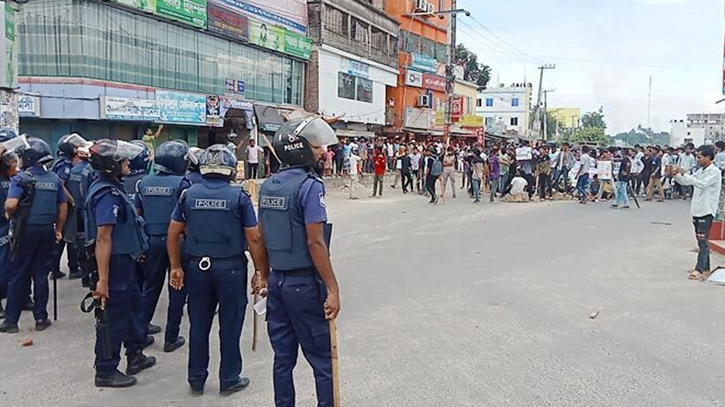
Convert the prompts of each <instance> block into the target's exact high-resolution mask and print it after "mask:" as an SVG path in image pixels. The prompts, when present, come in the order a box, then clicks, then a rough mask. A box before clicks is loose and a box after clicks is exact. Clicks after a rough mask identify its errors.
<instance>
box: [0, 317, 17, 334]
mask: <svg viewBox="0 0 725 407" xmlns="http://www.w3.org/2000/svg"><path fill="white" fill-rule="evenodd" d="M0 332H4V333H6V334H16V333H18V324H11V323H9V322H8V321H7V320H5V321H3V323H2V324H0Z"/></svg>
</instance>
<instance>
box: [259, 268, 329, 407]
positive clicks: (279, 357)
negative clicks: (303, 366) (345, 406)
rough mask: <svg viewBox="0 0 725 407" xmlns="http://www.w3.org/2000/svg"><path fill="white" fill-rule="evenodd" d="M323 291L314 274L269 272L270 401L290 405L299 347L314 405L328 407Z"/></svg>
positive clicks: (327, 354) (326, 322)
mask: <svg viewBox="0 0 725 407" xmlns="http://www.w3.org/2000/svg"><path fill="white" fill-rule="evenodd" d="M326 298H327V290H326V289H325V286H324V285H323V284H322V282H321V281H320V280H319V279H318V278H317V277H286V276H285V275H284V273H283V272H276V271H275V272H273V273H272V274H271V275H270V277H269V295H268V296H267V330H268V332H269V339H270V342H272V349H274V372H273V376H274V403H275V406H276V407H294V405H295V386H294V381H293V378H292V371H293V370H294V368H295V365H296V364H297V355H298V352H299V348H300V347H302V352H303V353H304V355H305V358H306V359H307V361H308V362H309V363H310V365H311V366H312V370H313V372H314V374H315V383H316V387H317V406H318V407H332V406H333V395H332V353H331V350H330V348H331V345H330V324H329V322H328V321H327V320H325V313H324V303H325V299H326Z"/></svg>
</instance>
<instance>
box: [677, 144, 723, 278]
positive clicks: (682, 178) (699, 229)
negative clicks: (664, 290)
mask: <svg viewBox="0 0 725 407" xmlns="http://www.w3.org/2000/svg"><path fill="white" fill-rule="evenodd" d="M714 159H715V149H714V148H713V146H710V145H704V146H701V147H700V148H698V149H697V163H698V164H699V166H700V169H699V170H698V171H697V172H695V173H694V174H692V175H690V174H687V171H685V169H684V168H682V167H679V168H678V169H677V174H676V175H675V181H677V183H679V184H680V185H692V186H693V187H695V188H694V192H693V194H692V203H691V204H690V215H692V223H693V224H694V225H695V237H696V238H697V245H698V247H699V249H700V250H699V253H698V254H697V264H696V265H695V269H694V270H692V272H691V273H690V277H689V278H690V280H700V279H703V278H707V277H709V276H710V247H709V246H708V243H707V238H708V235H709V234H710V226H712V221H713V219H714V218H715V215H717V211H718V205H719V203H720V189H721V187H722V173H721V172H720V169H719V168H717V167H716V166H715V165H714V164H713V160H714Z"/></svg>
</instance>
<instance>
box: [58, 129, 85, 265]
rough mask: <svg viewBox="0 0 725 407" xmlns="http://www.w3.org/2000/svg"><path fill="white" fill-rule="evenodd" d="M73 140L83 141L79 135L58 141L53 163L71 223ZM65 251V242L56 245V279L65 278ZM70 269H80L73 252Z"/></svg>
mask: <svg viewBox="0 0 725 407" xmlns="http://www.w3.org/2000/svg"><path fill="white" fill-rule="evenodd" d="M71 138H80V139H81V140H82V139H83V138H82V137H80V135H78V134H77V133H73V134H67V135H65V136H63V137H61V138H60V140H58V146H57V150H56V152H55V154H56V156H57V158H56V160H55V162H53V166H52V167H51V171H52V172H53V173H55V175H57V176H58V178H60V181H61V182H62V183H63V191H64V193H65V196H66V200H67V201H68V217H69V218H70V221H71V222H75V218H74V216H73V212H74V210H73V208H74V207H75V201H74V200H73V196H72V195H71V193H70V191H68V189H67V187H66V184H67V182H68V177H70V171H71V169H72V168H73V159H74V158H75V149H76V146H75V145H73V143H71V142H70V141H69V140H70V139H71ZM83 141H85V140H83ZM63 250H65V241H64V240H61V241H60V242H58V243H57V244H56V245H55V259H54V260H53V273H54V274H55V276H54V277H55V278H63V277H65V273H64V272H62V271H61V270H60V260H61V257H63ZM68 269H69V270H70V272H73V271H74V270H77V269H78V256H77V255H76V253H75V252H74V251H73V250H68Z"/></svg>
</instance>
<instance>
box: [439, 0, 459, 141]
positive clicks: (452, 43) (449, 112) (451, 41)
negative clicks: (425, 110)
mask: <svg viewBox="0 0 725 407" xmlns="http://www.w3.org/2000/svg"><path fill="white" fill-rule="evenodd" d="M451 10H453V13H451V14H450V15H449V16H448V52H447V53H446V112H445V114H446V116H445V117H446V119H445V124H444V125H443V144H445V145H448V142H449V140H450V138H451V125H452V124H453V87H454V85H455V83H456V74H455V71H454V68H453V59H454V58H455V56H456V12H455V10H456V0H452V1H451ZM439 11H440V10H439Z"/></svg>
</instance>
